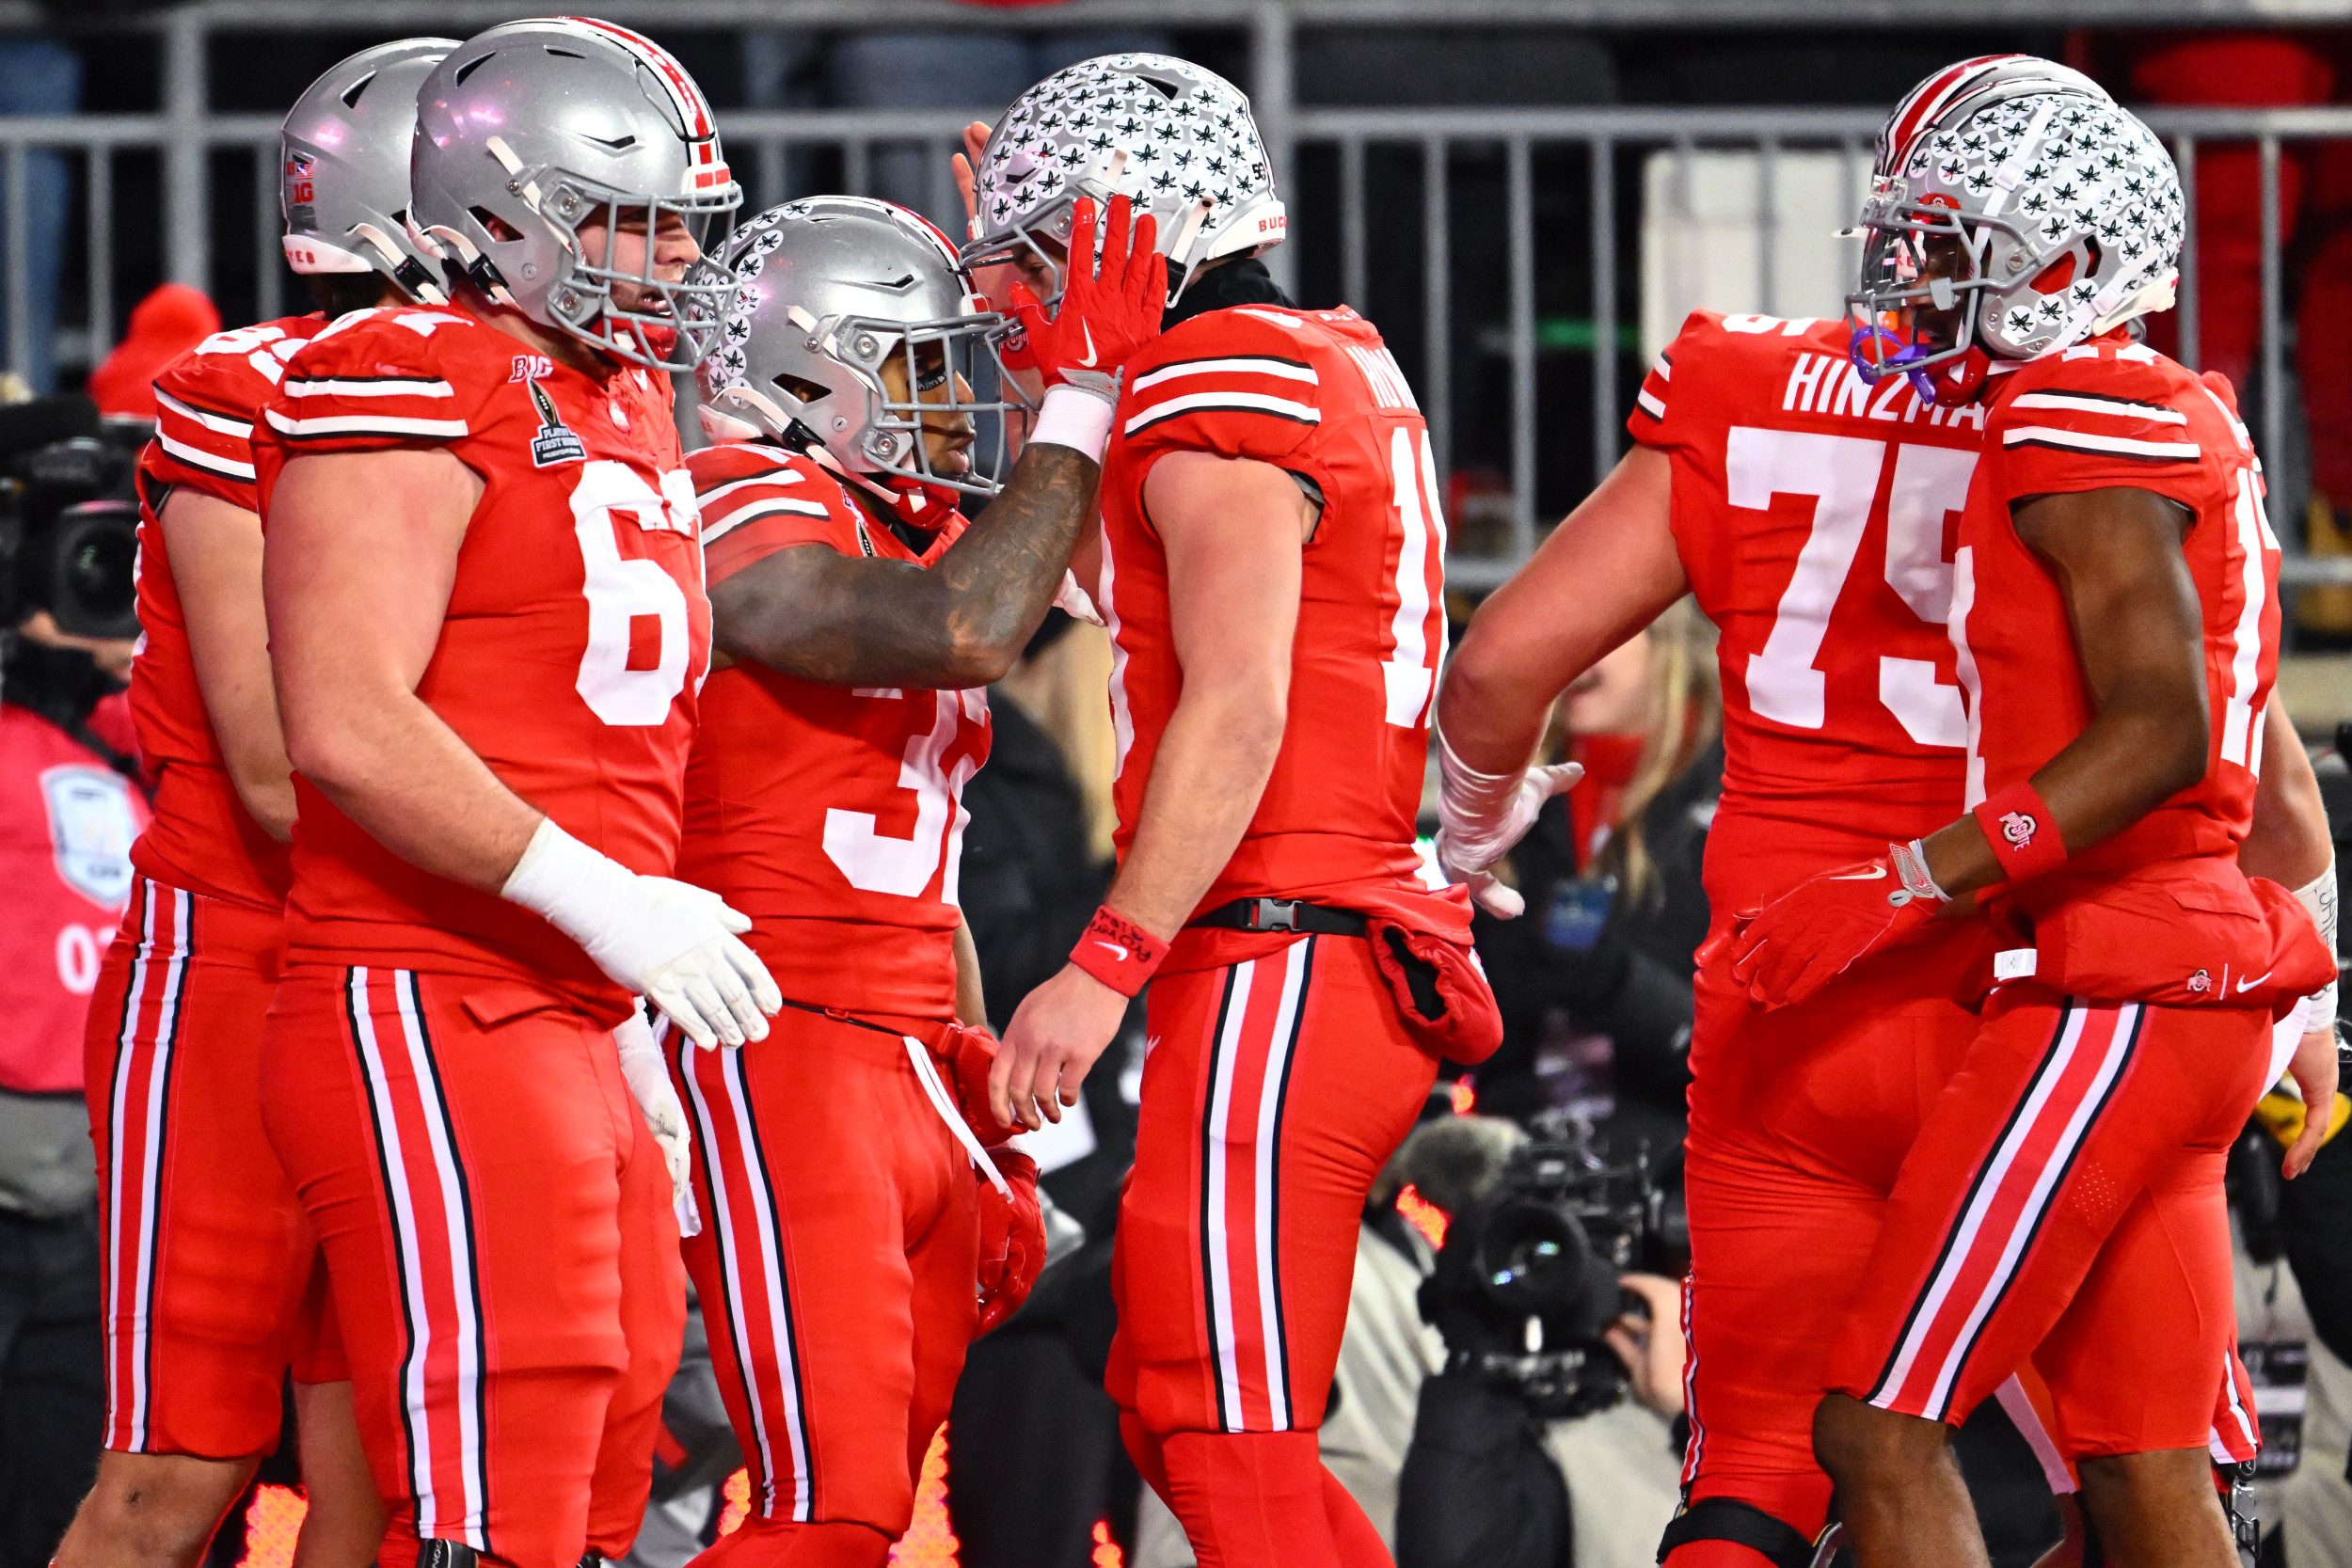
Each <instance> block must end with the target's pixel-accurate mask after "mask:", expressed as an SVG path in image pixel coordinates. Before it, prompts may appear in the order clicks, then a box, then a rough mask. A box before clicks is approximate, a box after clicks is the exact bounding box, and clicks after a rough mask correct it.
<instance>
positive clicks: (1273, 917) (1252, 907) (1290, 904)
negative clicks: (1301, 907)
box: [1245, 898, 1298, 931]
mask: <svg viewBox="0 0 2352 1568" xmlns="http://www.w3.org/2000/svg"><path fill="white" fill-rule="evenodd" d="M1245 929H1248V930H1252V931H1295V930H1297V929H1298V900H1297V899H1295V898H1252V899H1250V900H1249V924H1248V927H1245Z"/></svg>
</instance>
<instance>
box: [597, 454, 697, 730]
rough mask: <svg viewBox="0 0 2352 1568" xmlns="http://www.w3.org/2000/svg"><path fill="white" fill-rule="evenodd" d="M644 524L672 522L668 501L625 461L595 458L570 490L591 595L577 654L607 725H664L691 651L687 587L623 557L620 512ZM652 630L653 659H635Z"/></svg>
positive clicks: (658, 567)
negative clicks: (582, 647)
mask: <svg viewBox="0 0 2352 1568" xmlns="http://www.w3.org/2000/svg"><path fill="white" fill-rule="evenodd" d="M624 512H626V513H629V514H632V515H635V517H636V518H637V523H638V526H639V527H640V528H644V529H660V528H667V527H668V526H669V521H668V519H669V512H668V508H667V505H666V503H665V502H664V501H663V499H662V498H661V497H660V494H659V493H657V492H656V491H655V490H654V488H653V487H652V486H651V485H649V484H647V483H645V482H644V480H643V479H641V478H639V477H638V475H637V473H636V472H635V471H634V470H633V469H631V468H630V467H628V465H627V464H625V463H611V462H598V463H590V464H588V465H587V466H585V467H582V468H581V469H580V483H579V484H577V485H575V486H574V487H573V489H572V531H573V533H574V534H575V535H577V536H578V538H579V540H580V565H581V566H582V567H583V568H584V570H585V581H584V583H583V586H582V592H583V593H585V594H586V595H587V599H588V648H587V651H586V652H585V653H583V654H582V655H581V656H580V679H579V681H578V682H577V686H578V689H579V691H580V700H581V701H583V702H585V703H586V704H587V705H588V706H589V709H590V710H591V711H592V712H594V713H595V714H596V717H597V718H599V719H601V720H603V721H605V722H606V723H608V724H660V723H663V722H666V721H668V719H669V717H670V704H671V703H672V702H673V701H675V699H676V697H677V694H678V692H679V691H681V690H683V689H685V686H686V662H687V659H688V658H689V657H690V656H691V654H692V652H693V647H692V638H691V636H690V635H689V633H688V630H687V616H686V590H685V589H683V588H681V587H679V586H678V582H677V579H676V578H674V577H672V576H671V575H670V574H669V572H668V570H667V569H665V568H664V567H663V566H662V564H661V563H660V562H658V561H646V560H643V559H637V560H632V559H629V558H628V557H625V556H623V555H622V554H621V541H620V514H621V513H624ZM645 621H651V622H653V623H654V624H653V626H650V627H646V628H645V629H647V630H650V631H652V632H653V634H654V646H653V648H652V650H650V652H651V653H652V656H653V657H652V662H651V663H650V664H646V663H645V662H644V661H643V660H642V659H641V658H635V657H631V656H632V655H635V654H638V653H639V652H640V651H641V650H639V648H638V647H637V643H638V641H639V637H638V635H637V634H638V631H639V629H640V625H641V623H643V622H645Z"/></svg>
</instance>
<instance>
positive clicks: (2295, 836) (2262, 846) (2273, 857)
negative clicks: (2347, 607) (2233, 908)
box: [2237, 691, 2335, 888]
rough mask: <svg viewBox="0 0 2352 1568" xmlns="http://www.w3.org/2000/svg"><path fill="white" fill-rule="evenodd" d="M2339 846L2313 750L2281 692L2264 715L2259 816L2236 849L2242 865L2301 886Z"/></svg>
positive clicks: (2258, 874) (2254, 873) (2258, 783)
mask: <svg viewBox="0 0 2352 1568" xmlns="http://www.w3.org/2000/svg"><path fill="white" fill-rule="evenodd" d="M2334 859H2335V846H2334V844H2333V843H2332V842H2331V841H2330V839H2329V837H2328V807H2327V803H2326V802H2325V801H2323V800H2321V799H2320V794H2319V776H2318V775H2317V774H2315V773H2313V772H2312V758H2311V753H2310V752H2306V751H2304V750H2303V742H2302V740H2301V738H2300V737H2299V736H2296V733H2295V721H2293V720H2292V719H2290V718H2288V717H2287V710H2286V707H2285V705H2284V704H2282V703H2281V702H2280V700H2279V694H2278V693H2277V692H2276V691H2273V692H2272V693H2271V694H2270V705H2269V707H2267V708H2266V709H2265V710H2264V713H2263V757H2262V774H2261V777H2260V778H2258V779H2257V780H2256V781H2255V784H2254V820H2253V822H2252V824H2251V825H2250V826H2249V828H2248V829H2247V832H2246V838H2245V841H2244V842H2243V843H2241V844H2240V845H2239V846H2238V847H2237V863H2238V865H2239V867H2240V868H2241V869H2243V870H2244V871H2245V873H2246V874H2247V875H2248V876H2249V877H2267V878H2269V879H2271V880H2272V881H2274V882H2279V883H2281V884H2283V885H2285V886H2287V887H2291V888H2297V887H2301V886H2303V885H2304V884H2305V883H2306V882H2309V881H2311V880H2312V879H2313V878H2315V877H2317V876H2319V875H2321V874H2322V873H2323V872H2325V871H2326V870H2327V869H2328V863H2330V862H2331V861H2333V860H2334Z"/></svg>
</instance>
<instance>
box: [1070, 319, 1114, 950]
mask: <svg viewBox="0 0 2352 1568" xmlns="http://www.w3.org/2000/svg"><path fill="white" fill-rule="evenodd" d="M1078 330H1079V331H1081V332H1084V333H1085V334H1086V335H1087V352H1086V357H1085V358H1083V359H1078V360H1073V363H1074V364H1075V365H1077V366H1078V368H1079V369H1081V370H1092V369H1093V368H1094V324H1093V323H1092V322H1080V323H1079V324H1078ZM1122 956H1123V955H1122Z"/></svg>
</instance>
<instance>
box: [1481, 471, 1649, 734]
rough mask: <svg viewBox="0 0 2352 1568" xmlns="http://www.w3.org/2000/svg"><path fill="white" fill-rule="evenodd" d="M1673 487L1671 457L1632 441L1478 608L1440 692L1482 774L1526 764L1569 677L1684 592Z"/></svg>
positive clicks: (1579, 671) (1635, 631) (1636, 630)
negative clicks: (1671, 507)
mask: <svg viewBox="0 0 2352 1568" xmlns="http://www.w3.org/2000/svg"><path fill="white" fill-rule="evenodd" d="M1672 485H1673V473H1672V467H1671V462H1670V460H1669V459H1668V458H1667V457H1666V455H1665V454H1664V453H1663V452H1660V451H1653V450H1651V449H1650V448H1648V447H1641V446H1637V447H1635V448H1634V449H1633V450H1632V451H1629V452H1627V453H1626V454H1625V456H1624V457H1623V458H1622V459H1620V460H1619V461H1618V464H1617V466H1616V467H1614V468H1613V469H1612V470H1610V473H1609V476H1608V477H1607V478H1606V479H1604V480H1602V481H1601V483H1600V484H1599V486H1598V487H1597V488H1596V489H1595V490H1594V491H1593V493H1592V494H1591V495H1590V496H1587V497H1586V498H1585V499H1584V501H1583V503H1582V504H1581V505H1580V506H1579V507H1577V509H1576V510H1575V511H1574V512H1571V513H1570V514H1568V515H1567V518H1566V520H1565V521H1564V522H1562V523H1561V524H1560V526H1559V527H1558V528H1556V529H1554V530H1552V531H1551V536H1550V537H1549V539H1547V540H1545V541H1544V544H1543V547H1542V548H1541V549H1539V550H1537V551H1536V552H1535V555H1534V559H1533V560H1531V561H1530V562H1528V563H1527V564H1526V565H1525V566H1523V567H1521V568H1520V569H1519V570H1518V574H1517V575H1515V576H1514V577H1513V578H1511V580H1510V581H1508V582H1506V583H1504V584H1503V585H1502V587H1501V588H1498V589H1496V590H1495V592H1494V593H1493V594H1491V595H1490V596H1488V598H1487V599H1486V603H1485V604H1483V605H1481V606H1480V607H1479V609H1478V613H1477V614H1476V615H1475V616H1473V617H1472V618H1471V620H1470V628H1469V629H1468V630H1467V631H1466V632H1464V633H1463V635H1462V641H1461V645H1460V646H1459V647H1457V648H1456V649H1455V650H1454V655H1453V657H1451V658H1450V659H1449V660H1448V661H1447V663H1446V675H1445V685H1444V687H1443V689H1441V690H1440V691H1439V692H1438V728H1440V729H1441V730H1443V731H1444V732H1445V737H1446V744H1448V745H1449V746H1452V747H1453V748H1454V754H1455V755H1456V756H1458V757H1460V758H1461V759H1462V760H1463V761H1464V762H1466V763H1468V764H1469V765H1470V767H1472V768H1477V769H1478V770H1480V771H1481V772H1486V773H1509V772H1512V771H1513V770H1515V769H1517V768H1523V767H1525V766H1526V765H1527V761H1528V759H1529V758H1530V757H1532V756H1534V753H1535V747H1536V745H1537V743H1538V742H1539V741H1541V740H1542V738H1543V733H1544V723H1545V720H1546V718H1547V716H1548V715H1549V713H1550V710H1551V705H1552V703H1553V702H1554V701H1555V700H1556V699H1557V698H1558V697H1559V695H1560V693H1561V692H1562V691H1563V690H1564V689H1566V687H1567V685H1568V683H1569V682H1571V681H1573V680H1575V679H1576V678H1577V677H1578V676H1580V675H1581V674H1583V673H1584V672H1586V671H1587V670H1589V669H1591V668H1592V667H1593V666H1594V665H1595V664H1597V663H1598V662H1599V661H1600V659H1601V657H1603V656H1604V655H1606V654H1607V653H1608V652H1609V651H1610V650H1611V649H1613V648H1614V647H1616V646H1617V644H1619V643H1620V642H1623V641H1625V640H1626V639H1627V638H1629V637H1631V636H1633V635H1634V634H1635V633H1637V632H1639V631H1640V630H1641V629H1642V628H1643V627H1644V626H1648V625H1649V624H1650V623H1651V622H1652V621H1654V620H1656V619H1657V618H1658V616H1659V615H1660V614H1661V612H1662V611H1663V610H1665V609H1666V607H1667V606H1669V605H1671V604H1673V603H1674V602H1675V601H1676V600H1677V599H1678V598H1680V597H1681V596H1682V595H1683V594H1685V593H1687V592H1689V590H1690V584H1689V581H1688V580H1687V578H1685V577H1684V575H1683V570H1682V560H1681V557H1680V555H1679V554H1678V553H1677V550H1676V548H1675V539H1674V531H1673V529H1672V528H1671V526H1670V524H1669V519H1668V510H1667V508H1668V500H1669V497H1670V496H1671V494H1672Z"/></svg>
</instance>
